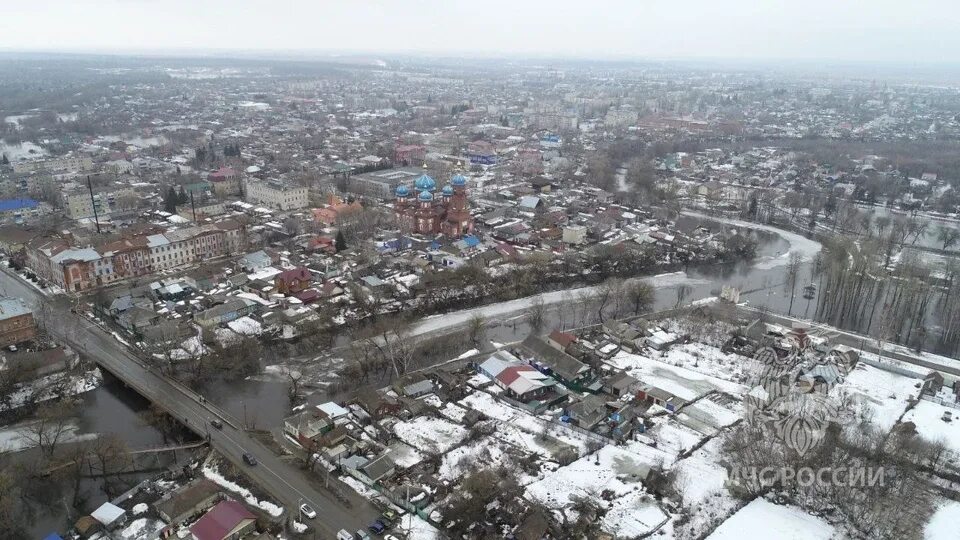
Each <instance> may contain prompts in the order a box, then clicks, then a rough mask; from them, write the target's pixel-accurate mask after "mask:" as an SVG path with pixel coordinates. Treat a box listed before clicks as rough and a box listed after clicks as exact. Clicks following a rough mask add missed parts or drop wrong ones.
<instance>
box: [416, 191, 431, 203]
mask: <svg viewBox="0 0 960 540" xmlns="http://www.w3.org/2000/svg"><path fill="white" fill-rule="evenodd" d="M419 198H420V200H421V201H423V202H429V201H432V200H433V193H430V192H429V191H426V190H424V191H421V192H420V197H419Z"/></svg>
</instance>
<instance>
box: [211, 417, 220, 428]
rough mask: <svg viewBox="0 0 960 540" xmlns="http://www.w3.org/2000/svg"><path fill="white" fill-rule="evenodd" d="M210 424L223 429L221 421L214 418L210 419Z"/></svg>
mask: <svg viewBox="0 0 960 540" xmlns="http://www.w3.org/2000/svg"><path fill="white" fill-rule="evenodd" d="M210 425H211V426H213V427H215V428H217V429H223V422H221V421H219V420H217V419H216V418H214V419H213V420H211V421H210Z"/></svg>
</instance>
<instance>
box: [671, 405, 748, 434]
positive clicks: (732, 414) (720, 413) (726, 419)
mask: <svg viewBox="0 0 960 540" xmlns="http://www.w3.org/2000/svg"><path fill="white" fill-rule="evenodd" d="M736 405H737V410H736V411H734V410H731V409H730V408H728V407H726V406H723V405H721V404H719V403H717V402H716V401H714V400H712V399H710V398H704V399H701V400H700V401H697V402H696V403H694V404H692V405H688V406H686V407H684V408H683V409H682V410H681V411H680V412H679V413H678V414H677V415H676V419H677V422H680V423H681V424H683V425H685V426H687V427H689V428H691V429H693V430H695V431H698V432H700V433H703V434H704V435H712V434H714V433H716V432H717V430H719V429H720V428H723V427H726V426H729V425H730V424H733V423H734V422H736V421H737V420H739V419H740V418H741V416H742V411H741V407H740V405H739V404H736Z"/></svg>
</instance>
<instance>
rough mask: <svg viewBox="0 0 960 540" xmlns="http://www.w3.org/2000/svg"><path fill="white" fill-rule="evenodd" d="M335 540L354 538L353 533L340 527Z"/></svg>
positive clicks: (351, 539)
mask: <svg viewBox="0 0 960 540" xmlns="http://www.w3.org/2000/svg"><path fill="white" fill-rule="evenodd" d="M337 540H354V539H353V535H352V534H350V531H348V530H346V529H340V532H338V533H337Z"/></svg>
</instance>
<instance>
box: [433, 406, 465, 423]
mask: <svg viewBox="0 0 960 540" xmlns="http://www.w3.org/2000/svg"><path fill="white" fill-rule="evenodd" d="M438 412H439V413H440V416H442V417H444V418H446V419H447V420H452V421H454V422H456V423H458V424H459V423H461V422H463V417H464V415H466V414H467V410H466V409H464V408H463V407H461V406H459V405H457V404H456V403H446V404H445V405H444V406H443V407H442V408H440V410H439V411H438Z"/></svg>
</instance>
